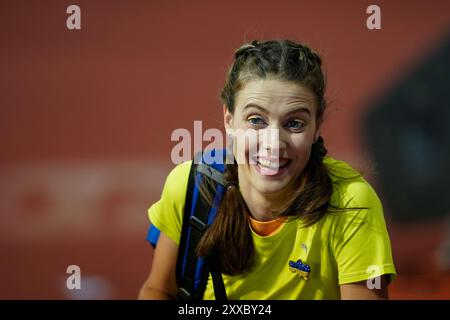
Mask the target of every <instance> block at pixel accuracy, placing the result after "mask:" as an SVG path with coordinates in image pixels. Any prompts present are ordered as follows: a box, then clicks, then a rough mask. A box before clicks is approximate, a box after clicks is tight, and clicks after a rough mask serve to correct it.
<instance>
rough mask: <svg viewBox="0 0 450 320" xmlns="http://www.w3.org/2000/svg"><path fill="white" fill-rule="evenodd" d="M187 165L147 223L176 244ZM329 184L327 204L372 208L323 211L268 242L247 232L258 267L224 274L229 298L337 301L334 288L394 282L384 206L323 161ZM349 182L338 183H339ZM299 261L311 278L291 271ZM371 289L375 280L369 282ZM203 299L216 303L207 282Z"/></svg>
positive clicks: (359, 180)
mask: <svg viewBox="0 0 450 320" xmlns="http://www.w3.org/2000/svg"><path fill="white" fill-rule="evenodd" d="M191 163H192V161H187V162H184V163H182V164H179V165H177V166H176V167H175V168H174V169H173V170H172V171H171V172H170V174H169V175H168V177H167V180H166V183H165V185H164V189H163V192H162V195H161V199H160V200H159V201H158V202H156V203H155V204H153V205H152V206H151V207H150V208H149V210H148V213H149V218H150V220H151V223H153V224H154V225H155V226H156V227H157V228H158V229H159V230H161V232H163V233H164V234H165V235H167V236H168V237H169V238H171V239H172V240H173V241H175V243H177V244H178V243H179V241H180V234H181V225H182V221H183V212H184V201H185V197H186V188H187V182H188V177H189V170H190V166H191ZM324 163H325V165H326V166H327V168H328V170H329V172H330V173H332V174H330V177H331V179H332V181H333V194H332V199H331V202H332V203H333V204H334V205H337V206H339V207H345V206H346V205H347V206H348V207H369V209H361V210H355V211H351V210H349V211H346V212H343V213H331V212H330V213H327V214H326V215H325V216H324V217H323V218H322V219H321V220H320V221H319V222H318V223H316V224H314V225H312V226H310V227H306V228H305V227H302V222H301V220H299V219H296V220H292V221H288V222H286V223H283V225H282V226H281V227H280V228H278V229H277V230H276V231H275V232H273V233H271V234H270V235H269V236H260V235H258V234H257V233H255V232H254V231H253V229H252V235H253V242H254V245H255V251H256V257H255V258H256V259H255V260H256V262H255V266H254V268H253V269H252V272H250V273H248V274H246V275H238V276H227V275H223V279H224V284H225V288H226V292H227V296H228V298H229V299H261V300H265V299H285V300H294V299H340V290H339V285H341V284H345V283H352V282H358V281H363V280H367V279H371V278H375V277H378V276H381V275H383V274H389V275H391V278H393V277H395V275H396V271H395V267H394V264H393V259H392V253H391V245H390V240H389V235H388V233H387V230H386V225H385V221H384V216H383V208H382V205H381V202H380V200H379V198H378V196H377V194H376V193H375V191H374V190H373V189H372V187H371V186H370V185H369V183H367V181H365V180H364V178H363V177H361V176H358V177H356V178H355V174H356V175H357V174H358V173H357V172H356V171H355V170H354V169H352V168H351V167H350V166H349V165H348V164H347V163H345V162H343V161H338V160H335V159H333V158H331V157H325V158H324ZM343 176H344V177H353V178H350V179H346V180H342V179H339V178H337V177H343ZM299 259H301V260H302V262H303V263H305V264H307V265H309V266H310V272H309V280H305V279H304V278H301V277H299V275H297V274H296V273H295V272H293V271H291V270H290V268H289V261H294V262H295V261H297V260H299ZM369 281H370V283H371V284H372V285H376V283H377V282H376V280H369ZM204 299H206V300H207V299H214V289H213V285H212V281H211V276H210V277H209V281H208V284H207V287H206V291H205V295H204Z"/></svg>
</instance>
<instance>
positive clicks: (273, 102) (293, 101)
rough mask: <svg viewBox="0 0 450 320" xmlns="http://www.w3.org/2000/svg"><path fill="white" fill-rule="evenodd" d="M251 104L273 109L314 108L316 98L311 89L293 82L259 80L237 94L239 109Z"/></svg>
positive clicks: (250, 82) (248, 82)
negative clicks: (288, 107)
mask: <svg viewBox="0 0 450 320" xmlns="http://www.w3.org/2000/svg"><path fill="white" fill-rule="evenodd" d="M250 102H253V103H260V104H262V105H263V106H273V107H279V106H283V105H297V104H301V105H307V106H309V107H310V108H312V107H313V106H314V105H315V96H314V94H313V92H312V91H311V90H310V89H309V88H307V87H304V86H302V85H300V84H298V83H295V82H293V81H282V80H277V79H258V80H249V81H247V82H246V83H245V85H244V87H243V88H242V89H241V90H239V91H238V93H237V96H236V107H237V108H239V107H241V108H242V107H244V106H245V105H246V104H248V103H250Z"/></svg>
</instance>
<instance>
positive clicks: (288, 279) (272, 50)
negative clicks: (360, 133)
mask: <svg viewBox="0 0 450 320" xmlns="http://www.w3.org/2000/svg"><path fill="white" fill-rule="evenodd" d="M321 63H322V61H321V59H320V57H319V55H318V54H317V53H315V52H314V51H313V50H312V49H310V48H309V47H307V46H306V45H303V44H298V43H295V42H293V41H289V40H270V41H262V42H259V41H256V40H255V41H253V42H252V43H251V44H245V45H243V46H242V47H241V48H239V49H238V50H237V51H236V52H235V61H234V63H233V65H232V66H231V68H230V71H229V73H228V78H227V82H226V84H225V87H224V89H223V91H222V95H221V96H222V100H223V103H224V105H223V115H224V125H225V128H226V130H227V132H229V134H231V135H232V141H233V143H232V146H231V147H230V148H229V150H227V153H228V154H231V155H233V156H234V159H235V161H234V162H232V163H228V162H227V164H226V165H225V166H224V168H225V169H224V174H223V179H224V180H225V181H226V185H227V186H228V187H227V188H226V189H225V191H224V195H223V200H222V201H221V202H220V205H216V207H217V216H216V218H215V220H214V222H213V223H212V224H211V225H210V226H209V227H208V228H207V229H206V231H205V232H204V234H203V235H202V237H201V239H200V240H199V243H198V246H197V247H196V254H197V255H198V256H199V257H205V258H207V257H209V256H210V254H211V253H212V252H213V253H214V254H215V257H216V259H217V263H216V264H215V266H214V267H215V268H216V269H214V270H219V273H220V274H221V275H222V276H223V286H224V289H225V291H226V295H227V296H228V297H229V298H230V299H340V298H341V299H349V298H350V299H366V298H367V299H376V298H386V297H387V285H388V283H389V282H390V281H391V280H392V278H393V277H394V276H395V268H394V265H393V261H392V254H391V247H390V241H389V236H388V233H387V231H386V226H385V221H384V216H383V208H382V205H381V203H380V200H379V199H378V197H377V195H376V193H375V191H374V190H373V189H372V187H371V186H370V185H369V184H368V183H367V181H366V180H364V178H363V177H362V176H361V175H360V174H359V173H358V172H357V171H355V170H354V169H353V168H351V167H350V166H349V165H348V164H346V163H345V162H343V161H339V160H336V159H333V158H332V157H329V156H327V155H326V154H327V150H326V148H325V146H324V140H323V138H322V137H321V136H320V129H321V125H322V120H323V114H324V110H325V107H326V103H325V99H324V92H325V79H324V76H323V73H322V70H321ZM249 131H252V132H256V135H257V136H258V139H255V140H249V141H247V143H246V142H244V143H240V140H241V139H242V137H243V136H244V135H240V134H236V132H249ZM274 132H275V134H273V133H274ZM244 139H245V138H244ZM191 166H192V161H187V162H184V163H183V164H180V165H178V166H176V167H175V168H174V169H173V171H172V172H171V173H170V175H169V176H168V178H167V180H166V184H165V186H164V190H163V193H162V196H161V199H160V200H159V201H158V202H157V203H155V204H154V205H152V206H151V207H150V209H149V216H150V220H151V222H152V224H153V225H154V226H156V227H157V228H158V229H159V230H160V231H161V236H160V239H159V241H158V244H157V246H156V250H155V255H154V259H153V266H152V271H151V273H150V276H149V278H148V279H147V281H146V282H145V283H144V285H143V287H142V289H141V292H140V298H171V297H175V296H176V294H177V291H178V287H177V282H176V276H175V274H176V272H175V266H176V261H177V256H178V246H182V245H183V243H181V239H182V237H181V228H182V224H183V213H184V209H185V199H186V194H189V193H190V192H192V190H188V188H190V186H191V184H190V183H189V175H190V168H191ZM204 179H205V183H203V184H202V185H201V187H200V194H201V197H202V198H203V199H204V201H205V202H206V203H208V204H209V205H210V206H213V200H212V199H215V195H214V193H213V192H212V190H213V189H211V188H208V185H211V183H213V181H212V180H211V179H210V178H208V177H205V178H204ZM216 180H217V179H216ZM184 186H188V187H187V188H186V187H184ZM185 221H186V220H185ZM207 261H208V260H207ZM211 270H212V271H214V270H213V268H211ZM374 279H375V280H374ZM214 282H216V280H214ZM214 286H216V283H214ZM205 287H206V288H205V290H204V294H203V292H202V296H201V297H202V298H204V299H214V298H215V296H216V294H215V291H214V289H215V288H214V287H213V281H212V279H211V276H209V280H208V281H207V284H206V286H205Z"/></svg>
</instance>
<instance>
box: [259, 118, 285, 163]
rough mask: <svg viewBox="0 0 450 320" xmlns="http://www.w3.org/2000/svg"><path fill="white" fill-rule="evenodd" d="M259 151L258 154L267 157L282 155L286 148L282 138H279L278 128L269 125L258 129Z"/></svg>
mask: <svg viewBox="0 0 450 320" xmlns="http://www.w3.org/2000/svg"><path fill="white" fill-rule="evenodd" d="M258 133H259V151H260V155H265V156H269V157H275V158H278V157H282V156H283V154H284V151H285V149H286V143H285V141H284V139H281V138H280V129H279V128H278V127H276V126H274V127H272V126H269V127H267V128H264V129H261V130H259V132H258Z"/></svg>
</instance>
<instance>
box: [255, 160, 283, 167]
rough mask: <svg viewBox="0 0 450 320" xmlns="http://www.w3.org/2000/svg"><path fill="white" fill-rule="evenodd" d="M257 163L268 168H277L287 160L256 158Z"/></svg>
mask: <svg viewBox="0 0 450 320" xmlns="http://www.w3.org/2000/svg"><path fill="white" fill-rule="evenodd" d="M258 163H259V164H260V165H261V166H262V167H266V168H270V169H277V168H279V167H282V166H284V165H285V164H286V163H287V160H286V159H284V160H282V161H276V160H267V159H258Z"/></svg>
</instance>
